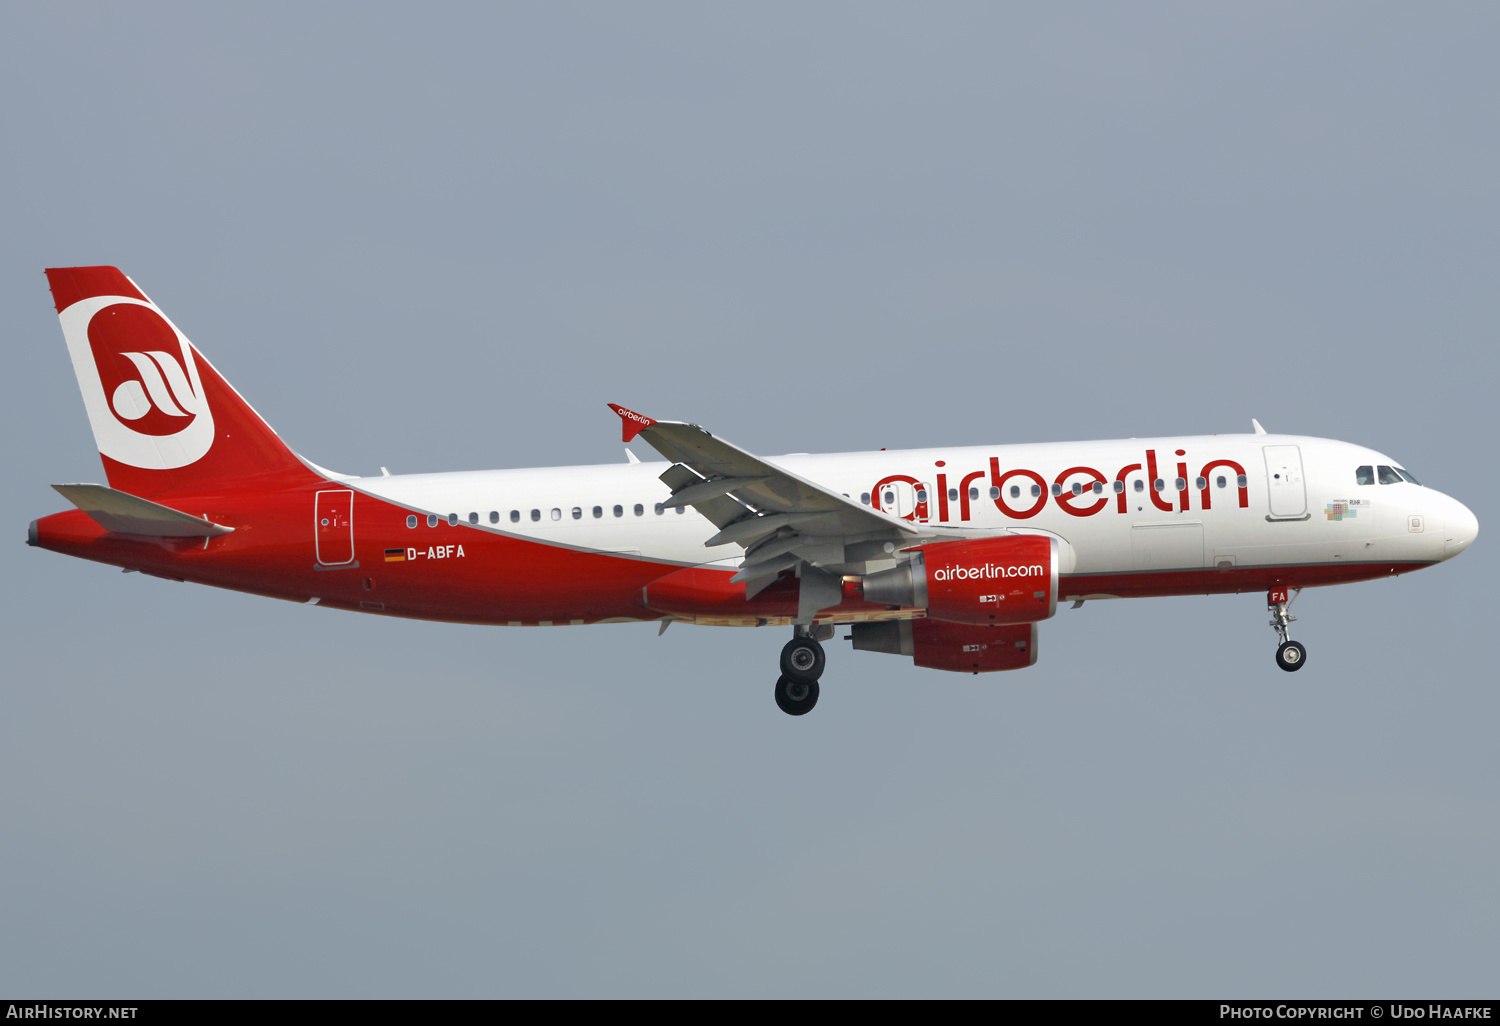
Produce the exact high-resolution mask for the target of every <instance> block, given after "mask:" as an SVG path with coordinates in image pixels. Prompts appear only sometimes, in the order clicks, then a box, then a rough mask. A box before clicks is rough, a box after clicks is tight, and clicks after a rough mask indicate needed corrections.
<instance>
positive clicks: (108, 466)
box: [47, 267, 317, 496]
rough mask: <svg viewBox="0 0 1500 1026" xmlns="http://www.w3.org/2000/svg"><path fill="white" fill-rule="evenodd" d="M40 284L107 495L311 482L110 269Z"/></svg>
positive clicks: (183, 340) (59, 272) (60, 273)
mask: <svg viewBox="0 0 1500 1026" xmlns="http://www.w3.org/2000/svg"><path fill="white" fill-rule="evenodd" d="M47 281H48V283H49V284H50V285H51V286H52V299H53V302H54V303H55V304H56V305H57V313H58V317H59V318H60V320H61V321H62V329H63V337H64V338H65V339H66V340H67V343H68V355H69V356H70V357H71V358H72V360H73V372H74V373H75V374H76V375H77V377H78V387H79V389H80V391H82V393H83V405H84V408H85V409H86V410H87V411H88V415H89V424H90V425H91V426H92V427H93V429H94V441H95V442H96V443H98V446H99V455H100V457H101V458H102V459H103V461H104V472H105V474H106V475H107V476H108V478H109V483H110V485H111V486H112V487H114V488H117V489H119V490H120V491H123V492H129V493H130V494H132V495H140V496H155V495H160V494H162V493H163V492H166V491H168V490H170V489H179V490H183V491H208V490H213V491H218V490H233V489H235V488H240V487H286V486H288V485H292V484H298V483H302V482H304V481H314V480H317V478H316V475H314V474H313V473H312V472H311V471H310V470H308V469H307V467H306V466H304V465H303V463H302V461H301V460H299V459H297V457H296V456H295V455H293V454H292V452H291V450H290V449H288V448H287V447H286V445H285V444H284V443H283V442H282V441H281V439H280V438H278V437H277V435H276V432H274V431H272V430H271V428H270V426H269V425H268V424H266V422H265V421H264V420H262V419H261V418H260V415H259V414H257V413H256V412H255V411H254V410H253V409H251V408H250V404H249V403H247V402H245V400H244V399H242V398H240V395H239V393H238V392H236V391H235V390H234V389H233V388H232V387H231V386H230V385H229V383H228V382H227V381H225V380H224V379H223V378H222V377H220V376H219V373H218V372H217V371H215V370H214V369H213V367H212V365H210V364H209V362H208V361H207V360H205V359H204V358H203V356H202V354H200V353H199V352H198V351H197V349H195V348H194V347H193V345H192V343H191V342H189V341H188V339H187V336H186V335H184V334H183V333H182V332H181V331H179V330H178V329H177V326H176V325H175V324H173V323H172V322H171V321H170V320H168V319H167V316H166V315H165V314H164V313H162V312H161V310H159V309H157V307H156V304H154V303H152V302H151V300H150V299H148V298H147V297H146V295H145V294H144V293H143V292H141V290H140V289H138V288H136V286H135V283H134V282H132V281H131V280H130V279H129V278H127V277H126V276H125V275H124V274H122V273H121V272H120V271H119V270H118V269H117V268H114V267H60V268H49V269H48V270H47Z"/></svg>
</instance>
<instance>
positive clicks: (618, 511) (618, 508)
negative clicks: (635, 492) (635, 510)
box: [615, 506, 625, 517]
mask: <svg viewBox="0 0 1500 1026" xmlns="http://www.w3.org/2000/svg"><path fill="white" fill-rule="evenodd" d="M624 515H625V507H624V506H616V507H615V516H617V517H623V516H624Z"/></svg>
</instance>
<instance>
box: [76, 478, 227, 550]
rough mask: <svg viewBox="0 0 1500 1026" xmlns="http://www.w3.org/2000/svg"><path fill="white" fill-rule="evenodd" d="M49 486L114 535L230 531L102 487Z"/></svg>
mask: <svg viewBox="0 0 1500 1026" xmlns="http://www.w3.org/2000/svg"><path fill="white" fill-rule="evenodd" d="M52 487H53V488H55V489H57V491H58V493H59V494H61V495H62V497H63V498H65V499H67V500H68V501H69V502H71V503H72V504H73V505H75V506H77V507H78V508H79V509H81V510H83V511H84V512H85V513H87V514H88V515H89V518H90V519H91V520H93V521H94V523H96V524H98V525H99V526H100V527H102V528H104V529H105V530H106V531H113V532H114V533H116V534H140V535H146V536H147V537H151V538H207V537H211V536H213V535H216V534H228V533H229V532H230V531H233V530H234V528H232V527H223V526H221V525H219V524H215V523H211V522H209V521H207V520H203V519H201V518H199V517H195V516H193V515H192V514H191V513H183V512H181V511H180V510H175V509H172V508H171V507H169V506H163V505H161V504H160V503H156V502H152V501H151V500H149V499H142V498H139V497H138V496H135V495H131V494H130V493H128V492H122V491H118V490H116V489H114V488H106V487H105V486H104V485H99V484H60V485H53V486H52Z"/></svg>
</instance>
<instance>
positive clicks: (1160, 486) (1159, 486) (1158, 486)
mask: <svg viewBox="0 0 1500 1026" xmlns="http://www.w3.org/2000/svg"><path fill="white" fill-rule="evenodd" d="M1151 487H1152V489H1153V490H1155V491H1158V492H1164V491H1166V490H1167V483H1166V482H1165V481H1163V480H1162V479H1161V478H1157V479H1156V480H1155V481H1152V482H1151Z"/></svg>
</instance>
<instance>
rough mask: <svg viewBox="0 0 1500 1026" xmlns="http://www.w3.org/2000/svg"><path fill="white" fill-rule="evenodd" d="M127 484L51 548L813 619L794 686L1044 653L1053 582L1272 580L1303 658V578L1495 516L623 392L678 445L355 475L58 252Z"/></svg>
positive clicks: (1083, 445) (102, 435)
mask: <svg viewBox="0 0 1500 1026" xmlns="http://www.w3.org/2000/svg"><path fill="white" fill-rule="evenodd" d="M46 274H47V279H48V282H49V284H50V286H51V291H52V298H53V301H54V304H55V305H56V307H57V311H58V316H59V318H60V320H61V322H62V331H63V337H64V339H65V341H66V342H67V347H68V354H69V356H70V357H71V359H72V362H73V371H74V373H75V374H76V376H77V379H78V385H79V388H80V390H81V391H82V393H83V404H84V408H85V410H86V411H87V413H88V417H89V423H90V425H91V426H92V428H93V432H94V439H95V441H96V442H97V444H98V447H99V454H100V458H101V459H102V461H103V464H104V475H105V478H106V479H107V481H108V482H109V483H108V484H107V485H103V484H59V485H53V488H55V489H56V490H57V491H58V492H59V493H61V494H62V496H63V497H64V498H66V499H67V500H68V501H69V502H71V503H72V504H73V506H74V507H76V508H74V509H69V510H67V511H65V512H61V513H54V514H52V515H51V516H46V517H42V518H40V519H38V520H35V521H33V522H32V523H31V526H30V530H29V532H28V542H29V543H30V544H31V545H33V546H38V547H40V548H43V549H51V550H52V551H54V552H61V553H65V554H67V555H70V556H78V557H80V558H83V559H90V560H94V561H96V562H99V563H106V564H109V565H111V566H117V567H121V568H123V569H124V570H125V572H127V573H130V572H139V573H142V574H148V575H151V576H153V577H163V578H167V579H169V580H174V581H193V582H196V583H199V584H208V585H213V586H215V587H220V588H230V589H233V590H236V591H243V592H250V593H252V594H256V595H266V596H270V597H273V598H280V599H288V600H291V601H295V602H303V603H307V604H309V605H316V606H323V607H332V608H335V609H343V610H349V611H351V612H363V613H373V614H376V615H380V616H400V617H408V618H412V619H421V620H445V621H450V622H458V623H472V624H504V625H509V626H543V627H546V626H563V625H582V624H595V623H620V622H635V621H649V622H654V623H657V624H659V625H660V628H659V629H660V630H661V631H665V630H666V629H667V627H668V626H669V625H670V624H672V623H674V622H678V621H680V622H682V623H690V624H711V625H723V626H757V627H763V626H779V627H790V628H791V635H792V636H791V639H790V640H788V641H787V642H786V644H785V647H784V648H783V649H782V651H781V656H780V665H779V675H778V677H777V680H776V687H775V698H776V703H777V705H778V706H779V707H780V708H781V709H782V710H783V711H784V712H786V713H788V714H791V715H794V716H797V715H802V714H804V713H806V712H808V711H810V710H811V709H812V708H813V706H814V705H816V703H817V701H818V695H819V680H820V678H821V676H822V674H823V669H824V666H825V663H826V654H825V651H824V648H823V642H825V641H828V640H830V639H831V638H832V637H833V636H834V632H835V629H836V628H837V627H846V628H847V630H848V633H847V634H846V635H845V638H846V640H850V641H852V642H853V648H854V649H856V650H862V651H868V652H883V653H887V654H890V655H897V656H904V657H907V658H910V659H911V660H912V662H913V663H914V664H915V665H916V666H919V667H924V668H927V669H934V670H948V671H954V672H964V673H986V672H994V671H1001V670H1016V669H1022V668H1024V667H1028V666H1032V665H1034V664H1035V663H1036V661H1037V656H1038V640H1037V636H1038V624H1039V623H1040V622H1041V621H1043V620H1046V619H1048V618H1050V617H1052V616H1053V615H1054V614H1055V613H1056V612H1057V608H1058V605H1059V603H1072V604H1073V605H1074V606H1077V605H1080V604H1082V603H1083V602H1086V601H1089V600H1092V599H1107V598H1141V597H1152V596H1164V595H1211V594H1222V593H1232V592H1244V591H1253V592H1261V591H1264V592H1265V593H1266V597H1267V607H1268V609H1269V612H1270V614H1271V621H1270V626H1271V627H1272V628H1273V629H1274V630H1275V632H1276V636H1277V640H1278V645H1277V648H1276V663H1277V665H1278V666H1280V667H1281V668H1282V669H1283V670H1288V671H1293V670H1300V669H1301V668H1302V667H1303V666H1304V665H1306V659H1307V649H1306V647H1305V646H1304V645H1303V644H1302V643H1301V642H1299V641H1294V640H1292V638H1291V635H1290V624H1291V623H1292V622H1293V621H1294V620H1295V619H1296V618H1295V617H1293V616H1292V615H1291V614H1290V612H1289V607H1290V605H1291V603H1292V599H1294V598H1295V597H1296V596H1297V594H1299V593H1300V591H1301V590H1302V589H1303V588H1309V587H1320V586H1325V585H1332V584H1347V583H1350V582H1353V581H1368V580H1374V579H1376V578H1383V577H1390V576H1392V575H1395V574H1403V573H1407V572H1409V571H1412V570H1417V569H1420V568H1422V567H1426V566H1431V565H1432V564H1434V563H1439V562H1442V561H1443V560H1446V559H1451V558H1452V557H1453V556H1455V555H1457V554H1458V553H1460V552H1462V551H1463V550H1464V549H1465V548H1466V547H1468V546H1469V545H1470V544H1471V543H1472V542H1473V541H1474V538H1475V537H1476V535H1477V534H1478V531H1479V525H1478V521H1477V520H1476V519H1475V517H1474V514H1473V513H1471V512H1470V511H1469V510H1468V509H1467V508H1465V507H1464V506H1463V505H1462V504H1461V503H1459V502H1458V501H1457V500H1455V499H1452V498H1450V497H1448V496H1447V495H1443V494H1441V493H1440V492H1437V491H1434V490H1433V489H1431V488H1427V487H1424V486H1422V485H1421V484H1419V483H1418V482H1417V479H1416V478H1415V477H1414V476H1412V474H1411V473H1410V472H1409V471H1407V469H1406V468H1405V467H1403V466H1402V465H1401V464H1400V463H1399V462H1397V461H1396V460H1394V459H1392V458H1391V457H1389V456H1385V455H1383V454H1381V453H1379V452H1376V451H1374V450H1372V449H1367V448H1364V447H1363V446H1359V445H1352V444H1350V443H1347V442H1339V441H1333V440H1329V439H1323V438H1308V437H1303V436H1300V435H1278V434H1269V433H1267V432H1266V431H1265V430H1263V429H1262V428H1261V426H1260V424H1259V423H1258V422H1255V421H1252V422H1251V423H1252V426H1253V428H1254V432H1253V433H1250V434H1218V435H1197V436H1186V435H1185V436H1179V437H1166V438H1145V439H1137V438H1131V439H1124V440H1115V441H1097V442H1049V443H1044V444H1028V445H981V446H954V447H946V448H933V449H907V450H891V451H886V450H880V451H877V452H850V453H834V454H827V455H806V454H799V455H789V456H780V457H776V458H775V459H765V458H762V457H759V456H755V455H753V454H751V453H750V452H748V451H746V450H744V449H741V448H740V447H738V446H736V445H734V444H732V443H730V442H728V441H725V440H724V439H722V438H719V437H717V436H715V435H713V434H710V433H709V432H708V431H707V430H705V429H704V428H702V427H700V426H698V425H696V424H688V423H683V422H679V421H669V420H656V419H653V418H651V417H648V416H645V415H643V414H640V413H637V412H635V411H633V410H630V409H627V408H626V407H624V406H620V405H616V404H610V408H611V409H612V410H613V411H614V413H615V414H616V415H617V416H618V417H619V419H620V420H619V422H620V425H621V427H622V432H623V441H624V442H625V443H626V444H627V446H628V444H629V443H631V442H632V441H634V440H636V439H640V440H643V441H645V442H646V443H647V444H649V445H650V446H651V447H652V448H653V449H654V450H656V452H657V453H658V454H659V455H660V456H661V457H662V459H661V460H660V461H656V462H642V461H640V460H639V459H637V458H636V456H635V455H634V454H633V453H632V452H631V450H630V449H629V448H627V449H626V453H627V457H628V461H627V462H623V463H619V464H614V465H605V466H578V467H547V468H537V469H525V470H490V471H479V472H474V473H437V474H389V473H386V472H385V471H384V469H383V468H382V473H381V475H380V476H370V477H359V476H353V475H348V474H338V473H334V472H332V471H329V470H325V469H324V468H322V467H320V466H318V465H317V464H314V463H312V462H311V461H309V460H307V459H304V458H303V457H301V456H299V455H297V454H296V453H294V452H292V450H291V449H289V448H288V447H287V446H286V444H285V443H284V442H282V440H281V438H280V437H278V436H277V434H276V433H275V432H274V431H272V430H271V428H270V427H269V426H268V425H267V424H266V422H265V421H264V420H263V419H261V417H260V416H259V415H258V414H257V413H256V412H255V410H254V409H252V408H251V407H250V405H249V403H247V402H246V401H245V400H244V399H243V398H241V396H240V395H239V393H238V392H236V391H235V390H234V389H233V388H232V387H231V386H230V385H229V383H228V382H226V381H225V380H224V378H223V377H221V376H220V375H219V374H218V372H217V371H215V370H214V368H213V366H212V365H211V364H210V363H209V362H208V361H207V360H206V359H204V357H203V356H202V354H200V353H199V352H198V350H197V349H196V348H195V347H194V346H193V345H192V344H191V343H190V342H189V341H188V339H187V336H185V335H184V334H183V333H182V332H181V331H180V330H179V329H178V328H177V326H176V325H175V324H173V323H172V322H171V321H170V320H169V319H168V318H167V316H166V315H165V314H164V313H162V311H161V310H160V309H158V307H157V306H156V304H154V303H153V302H152V301H151V300H150V299H149V298H148V297H147V296H146V294H145V293H144V292H142V291H141V290H140V289H139V288H138V287H137V286H136V285H135V283H134V282H132V281H131V280H130V279H129V278H128V277H126V276H125V275H124V274H123V273H121V272H120V271H119V270H117V269H116V268H113V267H68V268H53V269H50V270H48V271H47V272H46Z"/></svg>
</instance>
